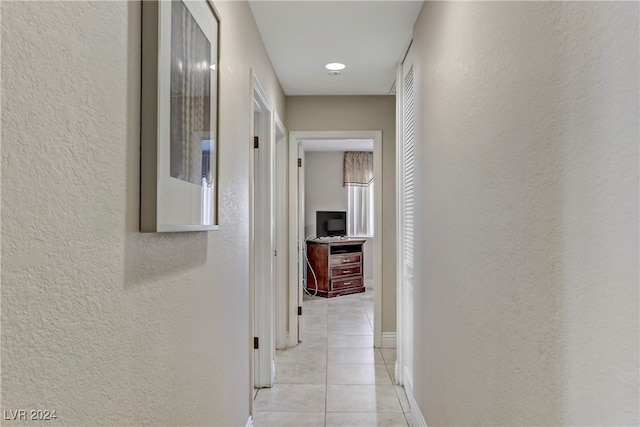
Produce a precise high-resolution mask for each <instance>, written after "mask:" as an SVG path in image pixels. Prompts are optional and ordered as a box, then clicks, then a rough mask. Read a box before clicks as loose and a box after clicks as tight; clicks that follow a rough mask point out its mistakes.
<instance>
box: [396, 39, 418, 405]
mask: <svg viewBox="0 0 640 427" xmlns="http://www.w3.org/2000/svg"><path fill="white" fill-rule="evenodd" d="M400 70H401V72H400V73H399V76H398V77H399V80H400V81H399V83H400V84H399V87H400V91H399V95H400V96H399V109H398V111H399V116H400V117H399V119H400V120H399V124H400V144H399V146H398V147H399V152H398V183H399V189H398V190H399V191H398V195H399V199H400V200H399V202H400V203H399V212H398V223H399V230H398V231H399V237H400V238H399V245H398V258H399V267H400V268H399V282H400V283H399V289H400V294H399V302H400V307H399V311H398V315H399V318H398V320H399V323H400V325H399V326H400V328H399V329H400V334H401V343H400V344H401V347H400V349H399V353H400V354H401V356H400V357H399V361H400V364H399V366H398V370H399V372H396V377H397V379H398V381H399V382H400V383H401V384H403V385H404V386H405V390H406V391H407V394H409V395H413V354H414V351H413V341H414V338H413V337H414V329H413V324H414V303H413V301H414V276H413V275H414V264H413V260H414V200H415V199H414V192H415V167H414V160H415V139H416V122H415V109H416V108H415V107H416V106H415V78H414V77H415V76H414V67H413V62H412V55H411V49H409V53H408V54H407V56H406V58H405V60H404V62H403V63H402V65H401V67H400Z"/></svg>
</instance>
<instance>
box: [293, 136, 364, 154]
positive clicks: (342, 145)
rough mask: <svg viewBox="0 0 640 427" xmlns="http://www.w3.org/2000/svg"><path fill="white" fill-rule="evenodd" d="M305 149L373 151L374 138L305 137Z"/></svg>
mask: <svg viewBox="0 0 640 427" xmlns="http://www.w3.org/2000/svg"><path fill="white" fill-rule="evenodd" d="M302 147H303V148H304V151H373V139H303V140H302Z"/></svg>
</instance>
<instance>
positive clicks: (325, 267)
mask: <svg viewBox="0 0 640 427" xmlns="http://www.w3.org/2000/svg"><path fill="white" fill-rule="evenodd" d="M364 242H365V240H362V239H341V238H320V239H314V240H308V241H307V258H308V259H309V263H310V264H311V266H312V267H313V270H314V271H315V273H316V277H317V278H318V293H317V295H318V296H321V297H326V298H331V297H337V296H339V295H347V294H353V293H356V292H364V279H363V273H364V269H363V259H364ZM315 285H316V283H315V280H314V277H313V273H311V269H310V268H309V266H308V265H307V289H308V290H309V292H311V293H312V294H313V293H314V291H315Z"/></svg>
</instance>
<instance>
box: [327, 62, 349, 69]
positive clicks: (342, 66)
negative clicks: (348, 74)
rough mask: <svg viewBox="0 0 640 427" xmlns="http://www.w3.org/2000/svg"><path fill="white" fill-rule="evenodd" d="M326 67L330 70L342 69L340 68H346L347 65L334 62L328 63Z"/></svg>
mask: <svg viewBox="0 0 640 427" xmlns="http://www.w3.org/2000/svg"><path fill="white" fill-rule="evenodd" d="M324 67H325V68H326V69H327V70H330V71H340V70H344V69H345V67H346V66H345V65H344V64H341V63H339V62H332V63H331V64H327V65H325V66H324Z"/></svg>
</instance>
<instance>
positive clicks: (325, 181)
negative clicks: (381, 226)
mask: <svg viewBox="0 0 640 427" xmlns="http://www.w3.org/2000/svg"><path fill="white" fill-rule="evenodd" d="M304 160H305V167H304V173H305V180H304V187H305V190H304V197H305V202H304V209H305V225H304V229H305V237H307V236H315V235H316V211H345V212H346V211H347V208H348V204H349V203H348V200H347V199H348V196H347V187H345V186H344V185H343V163H344V151H327V152H324V151H307V152H305V157H304ZM363 239H364V240H365V243H364V248H363V249H364V279H365V280H367V286H373V274H374V273H373V272H374V261H375V256H374V250H375V249H374V246H373V237H365V238H363Z"/></svg>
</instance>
